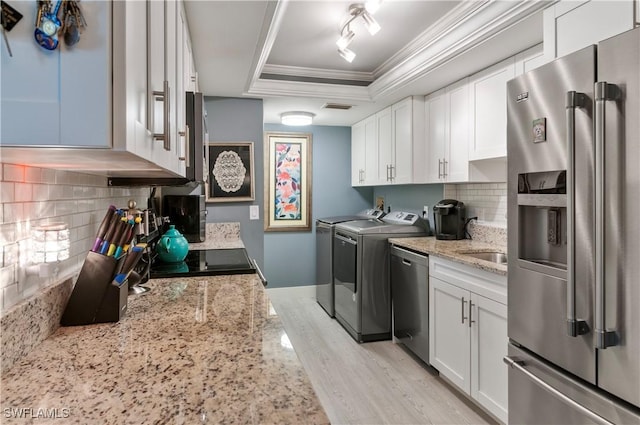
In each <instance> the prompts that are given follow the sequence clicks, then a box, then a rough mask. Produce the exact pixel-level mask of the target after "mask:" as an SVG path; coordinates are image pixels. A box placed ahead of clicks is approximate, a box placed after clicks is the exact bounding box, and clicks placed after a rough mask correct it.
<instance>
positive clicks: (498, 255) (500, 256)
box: [458, 251, 507, 264]
mask: <svg viewBox="0 0 640 425" xmlns="http://www.w3.org/2000/svg"><path fill="white" fill-rule="evenodd" d="M458 254H463V255H468V256H469V257H473V258H477V259H479V260H484V261H489V262H491V263H496V264H507V254H505V253H503V252H498V251H482V252H477V251H476V252H468V251H459V252H458Z"/></svg>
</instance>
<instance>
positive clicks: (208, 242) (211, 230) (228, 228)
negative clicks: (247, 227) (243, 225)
mask: <svg viewBox="0 0 640 425" xmlns="http://www.w3.org/2000/svg"><path fill="white" fill-rule="evenodd" d="M205 229H206V230H205V233H206V236H205V240H204V242H191V243H189V249H233V248H244V243H243V242H242V239H241V238H240V223H234V222H231V223H207V225H206V228H205Z"/></svg>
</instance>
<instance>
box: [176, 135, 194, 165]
mask: <svg viewBox="0 0 640 425" xmlns="http://www.w3.org/2000/svg"><path fill="white" fill-rule="evenodd" d="M178 135H179V136H180V137H184V156H180V157H178V159H179V160H180V161H186V164H185V165H186V166H187V167H190V166H191V161H190V156H191V155H190V149H191V147H190V146H189V126H188V125H185V131H180V132H178Z"/></svg>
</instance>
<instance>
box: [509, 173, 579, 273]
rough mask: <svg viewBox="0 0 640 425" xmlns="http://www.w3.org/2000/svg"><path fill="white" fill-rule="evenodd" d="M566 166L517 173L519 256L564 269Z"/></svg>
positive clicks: (565, 249)
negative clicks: (561, 168) (556, 168)
mask: <svg viewBox="0 0 640 425" xmlns="http://www.w3.org/2000/svg"><path fill="white" fill-rule="evenodd" d="M566 175H567V172H566V170H559V171H547V172H534V173H522V174H518V213H519V220H518V241H519V244H518V251H519V256H518V257H519V259H521V260H525V261H527V262H531V263H534V264H538V265H542V266H548V267H553V268H556V269H563V270H566V268H567V195H566V194H567V181H566Z"/></svg>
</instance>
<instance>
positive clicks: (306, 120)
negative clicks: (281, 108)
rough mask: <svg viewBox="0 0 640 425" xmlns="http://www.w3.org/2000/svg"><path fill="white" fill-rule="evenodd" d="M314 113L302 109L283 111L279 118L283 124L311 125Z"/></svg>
mask: <svg viewBox="0 0 640 425" xmlns="http://www.w3.org/2000/svg"><path fill="white" fill-rule="evenodd" d="M313 117H315V114H312V113H311V112H304V111H291V112H283V113H282V114H280V120H281V122H282V124H284V125H311V123H312V122H313Z"/></svg>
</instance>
